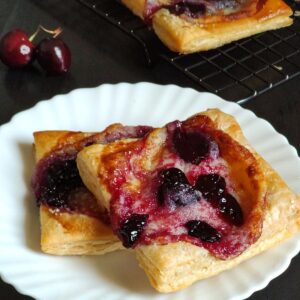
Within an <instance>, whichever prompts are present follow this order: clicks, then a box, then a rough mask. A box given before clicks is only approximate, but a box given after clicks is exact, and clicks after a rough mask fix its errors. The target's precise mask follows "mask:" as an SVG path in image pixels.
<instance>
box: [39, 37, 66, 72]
mask: <svg viewBox="0 0 300 300" xmlns="http://www.w3.org/2000/svg"><path fill="white" fill-rule="evenodd" d="M35 55H36V58H37V60H38V62H39V64H40V65H41V66H42V68H44V69H45V70H46V71H47V72H48V73H49V74H53V75H58V74H63V73H66V72H68V70H69V69H70V66H71V52H70V49H69V47H68V46H67V45H66V44H65V43H64V42H63V41H62V40H61V39H58V38H46V39H43V40H42V41H41V42H40V43H39V44H38V45H37V47H36V49H35Z"/></svg>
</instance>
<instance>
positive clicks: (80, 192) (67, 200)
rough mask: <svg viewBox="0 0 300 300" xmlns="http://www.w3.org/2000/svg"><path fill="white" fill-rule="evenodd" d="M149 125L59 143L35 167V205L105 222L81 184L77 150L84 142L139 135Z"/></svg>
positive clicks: (138, 136) (92, 198) (33, 180)
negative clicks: (87, 216)
mask: <svg viewBox="0 0 300 300" xmlns="http://www.w3.org/2000/svg"><path fill="white" fill-rule="evenodd" d="M149 130H150V127H146V126H137V127H130V126H128V127H123V126H119V127H117V128H115V129H113V130H110V131H104V132H102V133H99V134H93V135H89V136H85V137H82V139H80V140H78V141H76V142H74V143H68V142H65V143H64V141H60V143H59V144H58V145H57V146H56V147H55V148H54V149H53V150H52V151H51V152H50V153H48V154H47V155H46V156H45V157H44V158H43V159H42V160H40V161H39V163H38V164H37V166H36V169H35V172H34V175H33V178H32V187H33V190H34V193H35V196H36V199H37V204H38V205H45V206H47V207H49V208H50V209H52V210H53V211H54V212H56V213H59V212H69V213H81V214H85V215H89V216H91V217H95V218H101V219H103V220H104V221H106V222H107V221H108V219H107V216H106V215H105V214H103V213H101V212H100V210H99V207H98V205H97V201H96V199H95V197H94V196H93V195H92V194H91V193H90V191H89V190H88V189H87V188H86V187H85V185H84V184H83V182H82V180H81V178H80V175H79V171H78V169H77V166H76V156H77V153H78V152H79V151H80V150H81V149H83V148H84V147H85V146H87V145H91V144H95V143H107V142H112V141H115V140H118V139H121V138H140V137H143V136H144V135H145V134H146V133H148V132H149Z"/></svg>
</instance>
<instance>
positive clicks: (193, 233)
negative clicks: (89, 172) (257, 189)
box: [103, 121, 250, 259]
mask: <svg viewBox="0 0 300 300" xmlns="http://www.w3.org/2000/svg"><path fill="white" fill-rule="evenodd" d="M205 126H206V125H201V126H196V125H194V124H193V123H192V121H191V122H190V123H187V124H186V123H180V122H172V123H170V124H168V125H167V127H166V128H167V129H166V133H167V137H166V141H165V143H164V144H163V146H162V148H161V149H160V152H159V153H158V154H157V155H156V157H155V161H154V163H155V164H156V167H155V168H153V171H145V170H143V169H140V166H141V164H140V163H136V162H139V159H140V158H141V157H145V155H146V156H147V153H148V152H147V151H148V149H147V143H145V139H143V140H141V141H139V142H136V143H134V144H132V145H131V147H129V148H128V149H127V150H126V148H125V150H124V151H125V153H124V155H120V152H119V151H118V156H117V157H114V156H108V157H105V158H103V162H106V161H115V160H116V161H117V163H116V164H114V166H111V164H108V165H107V167H108V168H110V167H111V168H112V169H107V174H116V175H112V178H109V179H107V178H106V180H107V184H108V188H109V190H110V193H111V195H112V200H111V202H110V216H111V224H112V227H113V230H114V231H115V232H116V233H117V234H118V236H119V237H120V239H121V240H122V242H123V245H124V246H125V247H136V246H137V245H141V244H144V245H145V244H146V245H147V244H152V243H158V244H167V243H172V242H177V241H185V242H189V243H192V244H194V245H197V246H201V247H204V248H206V249H207V250H209V251H210V252H211V253H212V254H213V255H215V256H216V257H219V258H221V259H227V258H229V257H233V256H236V255H238V254H240V253H241V252H242V251H243V250H245V249H246V248H247V246H249V243H250V242H249V241H248V240H247V238H245V239H246V240H247V241H246V242H245V241H243V239H244V237H243V235H245V236H247V232H243V230H244V229H243V226H242V225H243V224H244V217H243V211H242V209H241V207H240V205H239V202H238V200H239V199H238V198H235V197H237V196H236V193H235V188H234V185H233V183H232V181H231V179H230V177H229V171H228V170H229V166H228V165H227V162H226V161H225V160H224V159H223V158H222V157H221V152H220V149H219V146H218V143H217V140H215V139H214V138H213V136H212V135H211V133H210V131H209V130H210V129H207V128H205ZM144 147H146V148H144ZM122 151H123V150H122ZM143 151H145V152H144V153H143ZM118 174H122V178H123V179H122V180H121V181H120V180H117V179H118V177H117V175H118ZM131 184H133V185H131ZM245 239H244V240H245Z"/></svg>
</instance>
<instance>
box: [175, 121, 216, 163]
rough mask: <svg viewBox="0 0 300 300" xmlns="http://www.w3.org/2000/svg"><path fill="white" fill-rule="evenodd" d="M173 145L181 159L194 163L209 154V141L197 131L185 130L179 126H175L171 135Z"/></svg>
mask: <svg viewBox="0 0 300 300" xmlns="http://www.w3.org/2000/svg"><path fill="white" fill-rule="evenodd" d="M173 145H174V148H175V150H176V152H177V153H178V154H179V156H180V157H181V158H182V159H183V160H185V161H186V162H190V163H192V164H195V165H198V164H199V163H200V162H201V161H202V160H204V159H205V158H207V157H208V155H209V150H210V141H209V139H208V138H207V137H206V136H205V135H204V134H201V133H199V132H185V131H184V130H182V128H181V127H177V128H176V129H175V131H174V135H173Z"/></svg>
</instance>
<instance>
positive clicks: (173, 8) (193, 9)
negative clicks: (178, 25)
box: [167, 1, 206, 18]
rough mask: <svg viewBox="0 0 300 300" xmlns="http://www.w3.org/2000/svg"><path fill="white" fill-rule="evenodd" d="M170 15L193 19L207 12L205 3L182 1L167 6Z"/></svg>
mask: <svg viewBox="0 0 300 300" xmlns="http://www.w3.org/2000/svg"><path fill="white" fill-rule="evenodd" d="M167 8H168V10H169V11H170V13H172V14H174V15H177V16H179V15H182V14H185V15H187V16H189V17H191V18H199V17H201V16H202V15H204V14H205V12H206V6H205V4H204V3H189V2H187V1H182V2H179V3H177V4H173V5H170V6H167Z"/></svg>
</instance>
